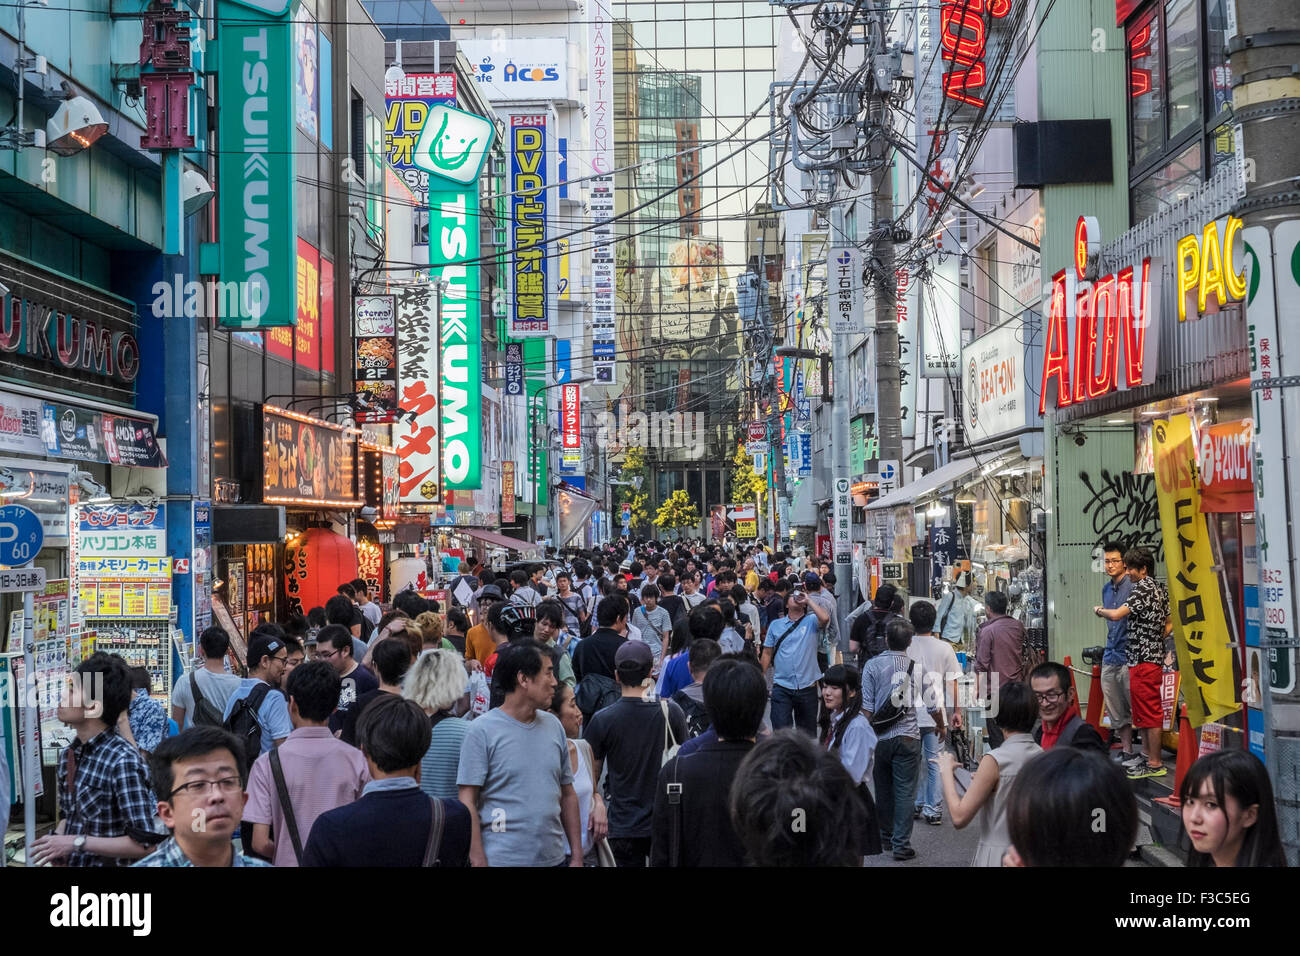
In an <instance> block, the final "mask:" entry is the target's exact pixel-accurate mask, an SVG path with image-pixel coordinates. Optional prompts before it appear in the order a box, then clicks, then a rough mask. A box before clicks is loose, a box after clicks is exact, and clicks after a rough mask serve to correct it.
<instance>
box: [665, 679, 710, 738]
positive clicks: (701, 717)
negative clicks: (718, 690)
mask: <svg viewBox="0 0 1300 956" xmlns="http://www.w3.org/2000/svg"><path fill="white" fill-rule="evenodd" d="M673 702H674V703H675V704H676V705H677V706H678V707H680V708H681V709H682V713H684V714H685V715H686V737H687V739H688V740H689V739H690V738H691V737H698V736H699V735H700V734H702V733H704V732H705V731H706V730H708V729H709V728H710V727H711V726H713V722H712V721H711V720H709V712H708V711H707V710H706V709H705V708H704V705H703V704H701V703H700V702H699V701H698V700H696V699H695V698H694V697H692V696H691V695H690V694H688V693H686V691H684V690H679V691H678V692H677V693H675V694H673Z"/></svg>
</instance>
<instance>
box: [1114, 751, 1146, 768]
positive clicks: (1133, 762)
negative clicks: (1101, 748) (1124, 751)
mask: <svg viewBox="0 0 1300 956" xmlns="http://www.w3.org/2000/svg"><path fill="white" fill-rule="evenodd" d="M1146 762H1147V758H1146V754H1143V753H1136V754H1134V755H1133V756H1132V757H1128V758H1125V759H1122V760H1120V765H1121V766H1123V767H1125V768H1126V769H1127V768H1131V767H1138V766H1141V765H1142V764H1144V763H1146Z"/></svg>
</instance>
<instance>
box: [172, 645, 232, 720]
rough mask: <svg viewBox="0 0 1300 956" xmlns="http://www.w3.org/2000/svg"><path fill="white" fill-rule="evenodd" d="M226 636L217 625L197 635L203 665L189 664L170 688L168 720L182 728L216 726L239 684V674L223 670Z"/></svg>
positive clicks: (226, 648) (222, 718)
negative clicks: (187, 670)
mask: <svg viewBox="0 0 1300 956" xmlns="http://www.w3.org/2000/svg"><path fill="white" fill-rule="evenodd" d="M229 647H230V637H229V635H227V634H226V632H225V631H224V630H222V629H221V628H220V627H216V626H213V627H209V628H207V629H206V630H204V632H203V633H202V634H200V635H199V650H200V651H202V652H203V665H202V666H201V667H195V668H193V669H192V670H191V671H190V672H189V673H188V674H186V675H185V676H184V677H182V678H181V679H180V680H179V681H177V682H176V686H175V687H173V688H172V720H174V721H176V725H177V726H178V727H180V728H181V729H182V730H186V729H188V728H190V727H193V726H195V725H196V724H197V725H199V726H206V727H220V726H221V724H222V722H223V721H224V720H225V713H226V704H227V703H228V702H229V700H230V695H231V694H233V693H234V692H235V691H236V690H237V689H238V688H239V686H240V684H241V681H240V678H239V675H237V674H229V673H227V672H226V651H227V650H228V649H229Z"/></svg>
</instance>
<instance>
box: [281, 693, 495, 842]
mask: <svg viewBox="0 0 1300 956" xmlns="http://www.w3.org/2000/svg"><path fill="white" fill-rule="evenodd" d="M430 734H431V730H430V726H429V718H428V717H427V716H425V713H424V711H423V710H421V709H420V707H419V705H417V704H415V703H414V702H412V701H409V700H406V699H405V698H403V697H399V696H397V695H396V694H384V695H381V696H380V697H378V698H377V699H376V700H375V701H374V703H372V704H371V705H370V706H369V707H367V708H366V710H365V713H363V714H362V715H361V719H360V720H359V721H358V722H357V738H358V740H359V742H360V744H361V752H362V753H363V754H365V757H366V763H367V765H368V766H369V768H370V776H371V780H370V782H369V783H368V784H366V786H365V789H363V790H362V791H361V799H360V800H358V801H356V802H355V803H348V804H344V805H343V806H341V807H338V808H336V809H334V810H329V811H326V812H325V813H322V814H321V815H320V816H319V817H317V818H316V822H315V823H314V824H312V828H311V834H310V835H309V836H308V837H307V845H306V847H305V848H304V849H303V854H302V865H303V866H333V867H339V866H349V867H350V866H402V867H413V866H422V865H436V866H453V867H454V866H468V865H469V845H470V835H471V833H472V832H473V821H472V820H471V819H470V815H469V810H468V809H467V808H466V807H465V805H464V804H463V803H461V802H460V801H459V800H440V801H438V802H439V803H440V804H441V806H442V813H441V816H442V817H443V821H442V833H441V834H440V835H439V834H436V833H434V832H432V831H433V824H434V807H433V803H432V801H431V798H430V797H429V796H428V795H426V794H425V793H424V791H423V790H421V789H420V782H419V780H418V779H417V774H419V772H420V761H421V760H422V759H423V757H424V753H425V751H426V750H428V749H429V738H430Z"/></svg>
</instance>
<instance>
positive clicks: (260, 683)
mask: <svg viewBox="0 0 1300 956" xmlns="http://www.w3.org/2000/svg"><path fill="white" fill-rule="evenodd" d="M288 659H289V652H288V650H287V649H286V648H285V646H284V642H283V641H279V640H276V639H275V638H272V637H267V636H266V635H264V634H256V633H255V634H254V635H253V637H252V639H251V640H249V642H248V676H247V677H245V678H244V679H243V680H241V681H240V682H239V687H238V688H237V689H236V690H235V691H234V692H233V693H232V694H231V695H230V699H229V700H228V701H226V710H225V713H224V714H222V721H223V723H224V726H225V728H226V730H228V731H230V732H231V733H232V734H234V735H235V736H236V737H238V738H239V740H240V742H241V743H243V744H244V749H245V750H246V751H247V753H246V754H245V756H246V757H247V758H248V760H249V762H250V763H251V762H252V761H253V760H256V759H257V757H258V755H259V754H264V753H266V752H267V751H268V750H270V749H271V748H272V747H273V746H276V745H278V744H280V743H282V742H283V741H284V740H285V739H287V738H288V736H289V734H290V733H291V732H292V731H293V722H292V721H291V720H290V719H289V705H288V703H287V702H286V701H285V699H284V695H283V694H281V693H280V692H279V691H278V690H276V688H277V687H278V686H279V685H280V678H281V677H283V676H284V665H285V662H286V661H287V660H288Z"/></svg>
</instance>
